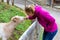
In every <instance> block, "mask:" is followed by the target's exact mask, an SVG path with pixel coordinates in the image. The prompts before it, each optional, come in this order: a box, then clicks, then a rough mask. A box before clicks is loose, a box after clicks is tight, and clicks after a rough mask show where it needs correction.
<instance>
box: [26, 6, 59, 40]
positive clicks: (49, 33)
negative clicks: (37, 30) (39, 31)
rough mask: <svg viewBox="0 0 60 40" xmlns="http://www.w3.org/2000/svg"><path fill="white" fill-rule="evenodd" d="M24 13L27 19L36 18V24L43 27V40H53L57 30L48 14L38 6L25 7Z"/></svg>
mask: <svg viewBox="0 0 60 40" xmlns="http://www.w3.org/2000/svg"><path fill="white" fill-rule="evenodd" d="M25 12H26V14H27V15H28V16H27V17H26V18H27V19H30V20H32V19H35V18H37V20H38V22H39V23H40V24H41V25H42V26H43V27H44V33H43V40H53V38H54V36H55V35H56V33H57V30H58V28H57V24H56V22H55V19H54V18H53V17H52V16H51V15H50V13H49V12H48V11H47V10H45V9H44V8H42V7H41V6H39V5H35V6H33V5H32V6H31V5H30V6H27V7H26V8H25Z"/></svg>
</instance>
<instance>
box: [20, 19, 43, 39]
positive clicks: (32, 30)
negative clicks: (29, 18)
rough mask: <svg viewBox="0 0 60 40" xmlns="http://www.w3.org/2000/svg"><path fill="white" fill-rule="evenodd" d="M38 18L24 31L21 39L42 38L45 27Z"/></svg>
mask: <svg viewBox="0 0 60 40" xmlns="http://www.w3.org/2000/svg"><path fill="white" fill-rule="evenodd" d="M40 26H41V25H40V24H39V23H38V22H37V20H36V21H35V22H34V23H33V24H32V25H31V26H30V27H29V28H28V29H27V30H26V31H25V32H24V33H23V35H22V36H21V37H20V38H19V40H40V39H42V36H41V35H42V33H43V29H42V28H41V27H40Z"/></svg>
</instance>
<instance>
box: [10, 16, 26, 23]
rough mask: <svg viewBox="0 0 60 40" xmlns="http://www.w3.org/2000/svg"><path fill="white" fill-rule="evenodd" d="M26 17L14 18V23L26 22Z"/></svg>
mask: <svg viewBox="0 0 60 40" xmlns="http://www.w3.org/2000/svg"><path fill="white" fill-rule="evenodd" d="M24 19H25V18H24V17H22V16H14V17H12V19H11V20H12V21H13V22H15V23H21V22H23V21H24Z"/></svg>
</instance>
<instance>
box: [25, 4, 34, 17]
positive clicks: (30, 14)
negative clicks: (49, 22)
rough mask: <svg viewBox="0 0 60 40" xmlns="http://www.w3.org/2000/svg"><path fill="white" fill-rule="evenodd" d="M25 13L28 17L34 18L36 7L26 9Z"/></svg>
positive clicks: (31, 6)
mask: <svg viewBox="0 0 60 40" xmlns="http://www.w3.org/2000/svg"><path fill="white" fill-rule="evenodd" d="M25 12H26V13H27V15H29V16H33V15H34V6H33V5H29V6H27V7H25Z"/></svg>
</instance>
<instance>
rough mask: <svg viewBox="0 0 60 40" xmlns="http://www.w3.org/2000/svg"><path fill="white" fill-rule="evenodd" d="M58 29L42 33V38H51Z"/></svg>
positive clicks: (45, 39) (51, 39) (46, 39)
mask: <svg viewBox="0 0 60 40" xmlns="http://www.w3.org/2000/svg"><path fill="white" fill-rule="evenodd" d="M57 31H58V30H56V31H55V32H46V31H44V33H43V40H53V38H54V36H55V35H56V33H57Z"/></svg>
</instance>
